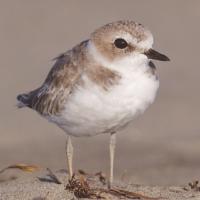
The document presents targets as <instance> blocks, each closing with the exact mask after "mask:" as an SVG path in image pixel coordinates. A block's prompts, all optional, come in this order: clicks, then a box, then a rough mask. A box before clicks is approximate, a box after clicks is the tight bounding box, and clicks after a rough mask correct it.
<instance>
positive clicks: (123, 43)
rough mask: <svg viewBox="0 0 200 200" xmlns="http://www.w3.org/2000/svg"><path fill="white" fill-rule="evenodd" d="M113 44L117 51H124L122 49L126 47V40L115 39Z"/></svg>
mask: <svg viewBox="0 0 200 200" xmlns="http://www.w3.org/2000/svg"><path fill="white" fill-rule="evenodd" d="M114 44H115V46H116V47H117V48H119V49H124V48H126V47H127V46H128V43H127V42H126V40H124V39H122V38H118V39H116V40H115V42H114Z"/></svg>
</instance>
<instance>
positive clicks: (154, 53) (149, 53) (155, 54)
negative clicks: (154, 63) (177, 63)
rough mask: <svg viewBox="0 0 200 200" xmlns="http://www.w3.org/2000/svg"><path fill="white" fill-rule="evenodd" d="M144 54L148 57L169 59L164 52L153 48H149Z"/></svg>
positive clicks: (161, 59)
mask: <svg viewBox="0 0 200 200" xmlns="http://www.w3.org/2000/svg"><path fill="white" fill-rule="evenodd" d="M144 54H145V55H146V56H147V58H149V59H153V60H160V61H170V59H169V58H168V57H167V56H165V55H164V54H161V53H159V52H157V51H155V50H153V49H149V50H148V51H146V52H145V53H144Z"/></svg>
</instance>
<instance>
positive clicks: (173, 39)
mask: <svg viewBox="0 0 200 200" xmlns="http://www.w3.org/2000/svg"><path fill="white" fill-rule="evenodd" d="M199 10H200V1H199V0H192V1H183V0H167V1H160V0H151V1H148V0H123V1H122V0H101V1H93V0H84V1H78V0H60V1H55V0H43V1H25V0H15V1H13V0H0V27H1V31H0V32H1V34H0V44H1V45H0V58H1V59H0V92H1V100H0V102H1V103H0V169H1V168H3V167H5V166H7V165H11V164H15V163H28V164H38V165H40V166H43V167H50V168H52V169H55V170H57V169H60V168H65V167H66V162H65V152H64V149H65V134H64V133H63V132H62V131H61V130H60V129H58V128H57V127H56V126H55V125H53V124H50V123H48V122H47V121H46V120H45V119H42V118H41V117H40V116H38V115H37V113H34V112H33V111H31V110H29V109H22V110H18V109H17V108H16V106H15V105H16V96H17V94H19V93H21V92H24V91H28V90H30V89H34V88H36V87H38V86H39V85H40V84H41V83H42V82H43V80H44V78H45V76H46V74H47V72H48V71H49V69H50V67H51V66H52V64H53V63H52V62H51V59H52V58H53V57H55V56H56V55H58V54H59V53H61V52H63V51H66V50H67V49H70V48H71V47H72V46H74V45H75V44H77V43H79V42H80V41H82V40H84V39H86V38H88V36H89V34H90V33H91V32H92V31H93V30H94V29H96V28H97V27H99V26H102V25H103V24H106V23H108V22H111V21H115V20H118V19H132V20H135V21H138V22H140V23H142V24H144V25H145V26H147V27H149V28H150V30H151V31H152V32H153V34H154V39H155V44H154V48H155V49H156V50H158V51H160V52H163V53H165V54H166V55H167V56H169V57H170V58H171V62H167V63H165V62H155V64H156V66H157V68H158V72H159V77H160V83H161V84H160V90H159V93H158V96H157V98H156V101H155V103H154V104H153V105H152V106H151V107H150V108H149V109H148V110H147V111H146V112H145V114H144V115H143V116H141V117H140V118H139V119H137V120H136V121H135V122H133V123H132V124H131V126H129V127H127V129H126V130H124V131H123V132H122V133H119V134H118V140H117V149H116V159H115V177H116V178H117V179H120V177H121V176H122V175H123V174H125V176H126V177H127V179H129V180H130V181H132V182H133V183H137V184H145V185H163V186H164V185H182V184H183V185H184V184H187V183H188V182H190V181H192V180H196V179H200V173H199V172H200V157H199V153H200V115H199V113H200V106H199V102H200V93H199V86H200V84H199V80H200V67H199V35H200V26H199V19H200V12H199ZM108 138H109V137H108V136H107V135H100V136H97V137H94V138H81V139H79V138H78V139H74V140H73V144H74V149H75V156H74V168H75V169H76V170H77V169H79V168H81V169H85V170H87V171H90V172H95V171H100V170H101V171H104V172H105V173H106V174H107V173H108V168H109V154H108ZM33 180H35V179H31V180H30V182H29V181H28V182H29V184H31V183H32V181H33ZM17 181H18V180H17ZM19 181H20V180H19ZM22 181H23V180H22ZM33 182H34V181H33ZM14 183H15V182H10V183H9V184H14ZM35 183H37V182H35ZM6 184H8V183H4V184H3V185H6ZM27 184H28V183H27ZM14 185H15V184H14ZM38 186H39V185H38ZM16 187H20V185H19V186H17V185H16ZM44 187H45V185H44ZM49 187H54V185H52V186H51V185H49ZM55 187H57V186H56V185H55ZM1 188H2V187H1ZM3 188H4V189H5V188H6V186H4V187H3ZM7 189H8V188H7ZM10 190H12V187H11V188H10Z"/></svg>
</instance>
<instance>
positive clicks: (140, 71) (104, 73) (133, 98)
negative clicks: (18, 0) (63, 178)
mask: <svg viewBox="0 0 200 200" xmlns="http://www.w3.org/2000/svg"><path fill="white" fill-rule="evenodd" d="M152 44H153V36H152V34H151V32H150V31H149V30H148V29H146V28H144V27H143V26H142V25H141V24H138V23H135V22H133V21H128V20H127V21H117V22H113V23H109V24H107V25H105V26H103V27H101V28H99V29H97V30H96V31H95V32H93V33H92V34H91V36H90V38H89V39H88V40H85V41H83V42H81V43H80V44H78V45H77V46H75V47H74V48H72V49H71V50H69V51H67V52H65V53H63V54H61V55H60V56H58V57H57V58H55V60H56V62H55V64H54V66H53V67H52V69H51V70H50V72H49V74H48V76H47V78H46V80H45V81H44V83H43V84H42V86H40V87H39V88H37V89H36V90H33V91H31V92H28V93H25V94H21V95H19V96H18V97H17V99H18V101H19V104H18V106H19V107H29V108H32V109H33V110H36V111H37V112H38V113H39V114H40V115H42V116H43V117H45V118H46V119H48V120H49V121H50V122H53V123H55V124H57V125H58V126H59V127H60V128H61V129H63V130H64V131H65V132H66V133H67V135H68V139H67V150H66V151H67V161H68V169H69V176H70V177H72V173H73V171H72V156H73V147H72V143H71V139H70V136H76V137H81V136H94V135H97V134H101V133H109V134H111V137H110V177H109V186H111V184H112V182H113V163H114V152H115V143H116V132H117V131H119V130H120V129H121V128H123V127H125V126H126V125H127V124H128V123H130V122H131V121H132V120H133V119H134V118H135V117H136V116H137V115H138V114H141V113H143V112H144V111H145V109H146V108H147V107H148V106H149V105H150V104H151V103H153V101H154V99H155V96H156V92H157V90H158V87H159V81H158V77H157V73H156V67H155V65H154V64H153V62H152V61H151V59H156V60H161V61H169V58H168V57H167V56H165V55H163V54H160V53H158V52H157V51H155V50H153V49H152Z"/></svg>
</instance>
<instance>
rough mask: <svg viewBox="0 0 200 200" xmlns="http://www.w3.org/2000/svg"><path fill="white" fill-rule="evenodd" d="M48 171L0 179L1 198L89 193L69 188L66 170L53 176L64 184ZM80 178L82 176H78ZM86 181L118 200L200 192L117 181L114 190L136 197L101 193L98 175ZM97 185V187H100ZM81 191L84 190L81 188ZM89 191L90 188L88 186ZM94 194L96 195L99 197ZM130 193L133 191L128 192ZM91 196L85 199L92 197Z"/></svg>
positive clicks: (189, 196)
mask: <svg viewBox="0 0 200 200" xmlns="http://www.w3.org/2000/svg"><path fill="white" fill-rule="evenodd" d="M47 174H48V173H45V172H40V173H38V174H37V175H36V174H34V175H26V176H25V175H24V176H22V175H21V177H18V178H16V179H15V180H10V181H6V180H5V181H3V182H0V200H70V199H79V198H80V197H81V196H80V195H83V194H86V195H90V193H91V192H88V193H86V192H85V193H80V192H79V193H78V192H77V193H76V192H74V190H73V191H72V190H69V189H66V185H67V183H68V179H67V174H66V173H65V172H56V173H54V175H55V176H56V177H57V178H58V179H59V181H60V182H61V184H56V183H55V182H53V179H51V178H50V177H49V176H47ZM77 179H78V180H79V178H77ZM85 180H87V183H88V184H89V187H90V189H92V188H96V190H95V191H96V192H93V193H94V194H97V195H98V196H99V197H101V198H104V199H112V200H117V199H121V198H125V199H140V200H162V199H163V200H164V199H166V200H167V199H169V200H199V199H200V191H195V189H191V188H189V187H187V186H179V187H178V186H170V187H166V186H165V187H164V186H163V187H161V186H144V185H136V184H132V183H124V182H122V181H118V182H115V183H114V185H113V189H114V190H115V191H119V189H121V190H123V192H124V190H126V191H129V192H134V196H133V197H134V198H131V197H130V196H129V197H123V196H122V193H120V195H119V193H118V194H116V193H115V195H114V194H113V193H112V194H111V193H110V192H102V191H101V193H100V192H98V191H99V190H106V191H107V188H106V186H105V185H104V184H103V183H102V182H100V180H99V178H98V177H95V176H91V175H87V176H85ZM97 188H98V189H97ZM79 191H81V190H80V189H79ZM86 191H89V190H88V189H87V190H86ZM94 194H93V196H92V197H93V198H94V199H97V198H96V197H95V196H94ZM129 195H130V194H129ZM132 195H133V194H132ZM92 197H89V198H87V196H85V197H84V199H91V198H92Z"/></svg>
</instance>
